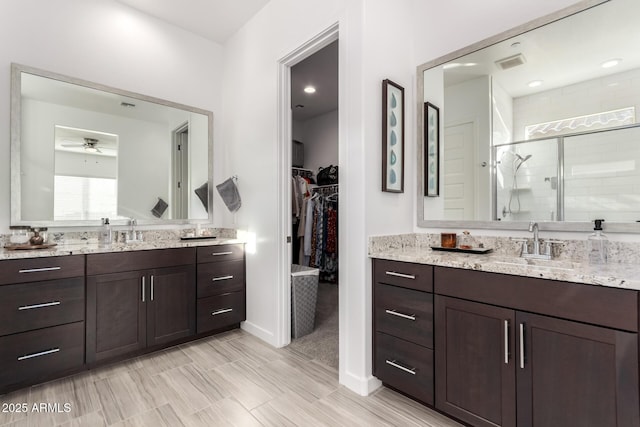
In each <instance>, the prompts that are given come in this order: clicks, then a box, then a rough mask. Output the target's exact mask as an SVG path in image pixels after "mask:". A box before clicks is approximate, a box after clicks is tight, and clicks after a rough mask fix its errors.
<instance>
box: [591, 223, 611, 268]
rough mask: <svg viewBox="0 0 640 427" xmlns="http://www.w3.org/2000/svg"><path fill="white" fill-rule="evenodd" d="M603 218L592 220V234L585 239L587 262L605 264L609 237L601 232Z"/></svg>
mask: <svg viewBox="0 0 640 427" xmlns="http://www.w3.org/2000/svg"><path fill="white" fill-rule="evenodd" d="M603 222H604V219H596V220H595V221H594V225H595V226H594V227H593V234H591V235H589V237H588V239H587V253H588V257H589V264H606V263H607V250H608V243H609V239H608V238H607V236H606V235H605V234H604V233H603V232H602V223H603Z"/></svg>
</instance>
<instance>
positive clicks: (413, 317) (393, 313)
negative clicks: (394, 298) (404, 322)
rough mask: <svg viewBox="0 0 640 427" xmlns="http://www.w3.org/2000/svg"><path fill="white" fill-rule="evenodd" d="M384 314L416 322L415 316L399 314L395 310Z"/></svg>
mask: <svg viewBox="0 0 640 427" xmlns="http://www.w3.org/2000/svg"><path fill="white" fill-rule="evenodd" d="M384 312H385V313H387V314H391V315H392V316H398V317H402V318H403V319H408V320H413V321H414V322H415V320H416V315H415V314H404V313H398V312H397V311H395V310H385V311H384Z"/></svg>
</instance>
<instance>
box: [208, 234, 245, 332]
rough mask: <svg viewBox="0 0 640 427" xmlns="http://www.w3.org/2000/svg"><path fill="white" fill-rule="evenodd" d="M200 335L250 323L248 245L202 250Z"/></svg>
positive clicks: (222, 246)
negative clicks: (246, 265) (247, 290)
mask: <svg viewBox="0 0 640 427" xmlns="http://www.w3.org/2000/svg"><path fill="white" fill-rule="evenodd" d="M197 259H198V273H197V277H198V292H197V295H198V300H197V331H198V333H203V332H209V331H215V330H219V329H224V328H229V327H232V326H234V325H238V324H239V323H240V322H242V321H244V320H245V319H246V308H245V307H246V306H245V259H244V245H242V244H233V245H219V246H206V247H199V248H198V252H197Z"/></svg>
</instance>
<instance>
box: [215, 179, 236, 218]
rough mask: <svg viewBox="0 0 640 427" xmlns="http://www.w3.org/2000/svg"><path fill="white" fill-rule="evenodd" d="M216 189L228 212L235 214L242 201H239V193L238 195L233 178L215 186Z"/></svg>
mask: <svg viewBox="0 0 640 427" xmlns="http://www.w3.org/2000/svg"><path fill="white" fill-rule="evenodd" d="M216 189H217V190H218V194H220V197H221V198H222V201H223V202H224V204H225V205H227V209H229V211H230V212H235V211H237V210H238V209H240V206H241V205H242V200H240V193H238V187H237V186H236V183H235V182H234V181H233V177H231V178H229V179H227V180H226V181H225V182H223V183H222V184H218V185H216Z"/></svg>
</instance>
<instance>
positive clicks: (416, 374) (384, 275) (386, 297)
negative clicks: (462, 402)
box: [373, 260, 434, 404]
mask: <svg viewBox="0 0 640 427" xmlns="http://www.w3.org/2000/svg"><path fill="white" fill-rule="evenodd" d="M373 277H374V289H373V313H374V315H373V317H374V319H373V330H374V338H373V339H374V347H373V349H374V351H373V374H374V375H375V376H376V377H377V378H378V379H379V380H380V381H382V382H383V383H384V384H386V385H388V386H391V387H393V388H395V389H397V390H399V391H402V392H403V393H406V394H408V395H411V396H413V397H414V398H416V399H418V400H420V401H422V402H425V403H428V404H433V401H434V400H433V399H434V395H433V387H434V385H433V357H434V352H433V267H431V266H428V265H418V264H411V263H406V262H399V261H387V260H374V263H373Z"/></svg>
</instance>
